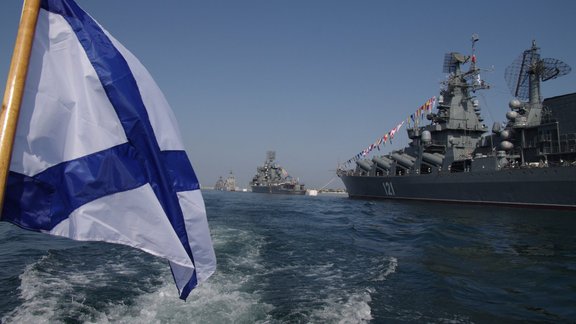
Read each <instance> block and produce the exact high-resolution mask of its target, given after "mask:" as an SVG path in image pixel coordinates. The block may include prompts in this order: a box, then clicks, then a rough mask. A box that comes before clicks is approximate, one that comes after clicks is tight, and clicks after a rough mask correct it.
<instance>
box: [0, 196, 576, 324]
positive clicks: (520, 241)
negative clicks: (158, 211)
mask: <svg viewBox="0 0 576 324" xmlns="http://www.w3.org/2000/svg"><path fill="white" fill-rule="evenodd" d="M203 195H204V199H205V202H206V208H207V212H208V220H209V224H210V230H211V233H212V238H213V242H214V248H215V252H216V256H217V260H218V269H217V271H216V273H215V274H214V275H213V276H212V277H211V278H210V279H209V280H208V281H207V282H205V283H203V284H202V285H200V286H199V287H198V288H197V289H195V290H194V291H193V292H192V293H191V295H190V297H189V298H188V301H186V302H184V301H181V300H179V299H178V294H177V291H176V288H175V285H174V282H173V280H172V276H171V273H170V270H169V266H168V264H167V262H166V261H164V260H162V259H160V258H157V257H153V256H150V255H148V254H146V253H143V252H140V251H139V250H136V249H132V248H129V247H124V246H120V245H114V244H107V243H100V242H75V241H71V240H67V239H61V238H56V237H52V236H49V235H45V234H39V233H33V232H28V231H24V230H22V229H19V228H17V227H16V226H13V225H11V224H7V223H0V296H1V298H0V318H1V322H2V323H397V322H405V323H411V322H423V323H486V322H490V323H508V322H525V321H534V322H575V321H576V239H575V233H576V213H574V212H558V211H546V210H529V209H514V208H496V207H478V206H462V205H444V204H425V203H414V202H394V201H363V200H352V199H349V198H347V197H346V196H344V195H323V194H321V195H319V196H315V197H310V196H281V195H267V194H256V193H246V192H219V191H204V192H203Z"/></svg>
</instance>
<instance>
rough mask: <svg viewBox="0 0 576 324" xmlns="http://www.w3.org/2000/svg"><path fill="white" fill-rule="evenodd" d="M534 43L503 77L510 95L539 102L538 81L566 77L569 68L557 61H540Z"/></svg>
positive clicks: (547, 59)
mask: <svg viewBox="0 0 576 324" xmlns="http://www.w3.org/2000/svg"><path fill="white" fill-rule="evenodd" d="M538 49H539V48H538V47H536V42H535V41H533V42H532V48H530V49H527V50H525V51H524V52H523V53H522V54H520V56H518V58H517V59H516V60H515V61H514V62H512V64H511V65H510V66H508V67H507V68H506V71H505V76H504V78H505V79H506V82H507V83H508V87H509V88H510V91H511V92H512V95H513V96H514V97H516V98H518V99H522V100H528V99H530V101H533V100H539V97H540V81H548V80H552V79H555V78H557V77H560V76H563V75H566V74H568V73H570V71H571V70H572V69H571V68H570V66H569V65H568V64H566V63H564V62H562V61H560V60H558V59H554V58H545V59H540V54H539V53H538Z"/></svg>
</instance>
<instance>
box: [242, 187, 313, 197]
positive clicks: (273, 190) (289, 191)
mask: <svg viewBox="0 0 576 324" xmlns="http://www.w3.org/2000/svg"><path fill="white" fill-rule="evenodd" d="M252 192H256V193H268V194H283V195H304V194H306V190H302V189H296V188H294V187H286V186H282V185H269V186H252Z"/></svg>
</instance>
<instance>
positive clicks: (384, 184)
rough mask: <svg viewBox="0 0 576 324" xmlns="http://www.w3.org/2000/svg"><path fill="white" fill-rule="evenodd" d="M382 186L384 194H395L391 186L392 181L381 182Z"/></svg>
mask: <svg viewBox="0 0 576 324" xmlns="http://www.w3.org/2000/svg"><path fill="white" fill-rule="evenodd" d="M382 187H384V194H385V195H386V196H395V195H396V193H395V192H394V187H393V186H392V182H382Z"/></svg>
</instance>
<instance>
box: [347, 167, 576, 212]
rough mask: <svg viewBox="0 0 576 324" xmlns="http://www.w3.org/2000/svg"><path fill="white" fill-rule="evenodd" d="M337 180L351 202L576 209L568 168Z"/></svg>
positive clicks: (573, 173) (574, 171)
mask: <svg viewBox="0 0 576 324" xmlns="http://www.w3.org/2000/svg"><path fill="white" fill-rule="evenodd" d="M340 178H341V179H342V181H343V182H344V185H345V186H346V189H347V191H348V195H349V196H350V197H351V198H367V199H399V200H420V201H436V202H453V203H470V204H487V205H503V206H522V207H542V208H559V209H576V187H575V186H574V180H575V179H576V168H574V167H548V168H526V169H524V168H518V169H509V170H506V171H487V172H476V173H473V172H468V173H436V174H427V175H405V176H401V177H399V176H393V177H386V176H384V177H383V176H354V175H341V176H340Z"/></svg>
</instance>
